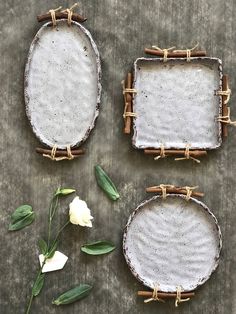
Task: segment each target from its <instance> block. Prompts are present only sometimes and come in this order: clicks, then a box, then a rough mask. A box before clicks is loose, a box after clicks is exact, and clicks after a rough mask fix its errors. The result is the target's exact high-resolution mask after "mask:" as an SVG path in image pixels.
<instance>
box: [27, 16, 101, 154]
mask: <svg viewBox="0 0 236 314" xmlns="http://www.w3.org/2000/svg"><path fill="white" fill-rule="evenodd" d="M51 24H52V23H51V22H48V23H46V24H44V25H43V26H42V27H41V29H40V30H39V31H38V33H37V34H36V36H35V38H34V40H33V42H32V44H31V47H30V51H29V56H28V60H27V64H26V69H25V103H26V112H27V115H28V117H29V120H30V123H31V126H32V129H33V131H34V133H35V134H36V136H37V137H38V138H39V140H40V141H41V142H42V143H44V144H46V145H47V146H49V147H53V146H54V145H56V146H57V148H59V149H65V148H66V147H67V146H71V147H75V146H79V145H80V144H81V143H82V142H83V141H85V140H86V139H87V137H88V136H89V133H90V131H91V130H92V128H93V127H94V123H95V120H96V117H97V116H98V111H99V103H100V94H101V84H100V77H101V67H100V58H99V53H98V50H97V47H96V45H95V43H94V41H93V39H92V37H91V35H90V33H89V32H88V31H87V30H86V29H85V28H84V27H83V26H81V25H80V24H79V23H77V22H74V21H72V24H71V26H70V27H69V26H68V24H67V20H66V19H62V20H59V21H57V26H56V27H52V26H51Z"/></svg>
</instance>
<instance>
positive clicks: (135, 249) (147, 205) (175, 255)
mask: <svg viewBox="0 0 236 314" xmlns="http://www.w3.org/2000/svg"><path fill="white" fill-rule="evenodd" d="M123 241H124V242H123V249H124V255H125V258H126V261H127V264H128V266H129V268H130V270H131V271H132V273H133V275H134V276H135V277H136V278H137V279H138V280H139V281H141V282H142V283H143V284H144V285H145V286H147V287H149V288H152V289H153V288H154V287H155V286H157V285H158V287H159V290H160V291H163V292H175V291H176V288H177V287H181V289H182V291H192V290H195V289H196V288H197V287H198V286H200V285H202V284H204V283H205V282H206V281H207V280H208V279H209V277H210V276H211V274H212V272H213V271H214V270H215V269H216V267H217V266H218V261H219V255H220V250H221V246H222V240H221V232H220V228H219V225H218V223H217V220H216V218H215V216H214V215H213V214H212V212H211V211H210V210H209V209H208V207H207V206H206V205H204V204H203V203H202V202H200V201H198V200H196V199H194V198H192V197H191V198H190V200H189V201H187V200H186V196H183V195H177V194H172V195H169V194H168V195H167V198H166V199H163V198H162V196H154V197H153V198H151V199H150V200H147V201H145V202H143V203H142V204H140V205H139V206H138V208H137V209H136V210H135V211H134V212H133V214H132V215H131V216H130V218H129V220H128V224H127V226H126V228H125V232H124V240H123Z"/></svg>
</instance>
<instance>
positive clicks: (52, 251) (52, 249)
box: [46, 242, 58, 258]
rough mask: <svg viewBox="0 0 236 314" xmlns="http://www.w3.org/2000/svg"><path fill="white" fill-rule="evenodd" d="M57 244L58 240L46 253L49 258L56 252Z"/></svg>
mask: <svg viewBox="0 0 236 314" xmlns="http://www.w3.org/2000/svg"><path fill="white" fill-rule="evenodd" d="M57 245H58V242H55V243H54V244H53V246H52V247H51V248H50V250H49V252H48V253H47V255H46V257H47V258H52V257H53V255H54V254H55V252H56V250H57Z"/></svg>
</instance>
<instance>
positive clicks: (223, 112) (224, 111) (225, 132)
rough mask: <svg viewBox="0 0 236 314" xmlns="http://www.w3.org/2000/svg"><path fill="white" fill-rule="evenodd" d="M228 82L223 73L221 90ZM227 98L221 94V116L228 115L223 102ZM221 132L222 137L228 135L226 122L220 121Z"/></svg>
mask: <svg viewBox="0 0 236 314" xmlns="http://www.w3.org/2000/svg"><path fill="white" fill-rule="evenodd" d="M228 82H229V77H228V75H227V74H224V75H223V78H222V91H226V90H227V88H228ZM226 99H227V96H226V95H222V116H227V115H228V106H227V104H225V103H224V102H225V100H226ZM222 134H223V137H227V136H228V127H227V123H222Z"/></svg>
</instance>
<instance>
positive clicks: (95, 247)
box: [81, 241, 116, 255]
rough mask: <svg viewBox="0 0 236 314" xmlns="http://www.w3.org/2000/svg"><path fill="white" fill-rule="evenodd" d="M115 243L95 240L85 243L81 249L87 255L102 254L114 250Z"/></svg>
mask: <svg viewBox="0 0 236 314" xmlns="http://www.w3.org/2000/svg"><path fill="white" fill-rule="evenodd" d="M115 248H116V247H115V245H114V244H112V243H111V242H108V241H97V242H93V243H89V244H85V245H83V246H82V247H81V251H82V252H84V253H86V254H89V255H102V254H107V253H110V252H112V251H114V250H115Z"/></svg>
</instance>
